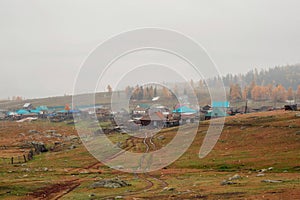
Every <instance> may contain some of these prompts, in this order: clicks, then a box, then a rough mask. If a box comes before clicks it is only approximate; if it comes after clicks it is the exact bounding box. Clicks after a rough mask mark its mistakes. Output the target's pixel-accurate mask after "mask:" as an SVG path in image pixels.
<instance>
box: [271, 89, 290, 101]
mask: <svg viewBox="0 0 300 200" xmlns="http://www.w3.org/2000/svg"><path fill="white" fill-rule="evenodd" d="M286 97H287V96H286V90H285V88H284V87H283V86H282V85H280V84H279V85H278V86H277V87H275V88H274V89H273V92H272V99H273V101H274V102H275V103H276V102H278V101H279V102H284V101H286Z"/></svg>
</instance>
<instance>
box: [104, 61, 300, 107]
mask: <svg viewBox="0 0 300 200" xmlns="http://www.w3.org/2000/svg"><path fill="white" fill-rule="evenodd" d="M220 81H223V83H224V86H225V87H226V91H227V98H228V100H230V101H231V102H238V101H244V100H246V99H252V100H254V101H272V102H285V101H286V100H290V101H292V100H294V101H295V102H299V101H300V64H295V65H288V66H281V67H274V68H270V69H267V70H258V69H253V70H251V71H249V72H247V73H245V74H238V75H232V74H227V75H226V76H223V77H215V78H212V79H209V80H206V81H203V80H199V81H195V80H191V81H190V85H191V86H192V88H193V91H194V92H195V94H197V96H198V97H199V98H201V99H203V98H205V97H209V94H208V90H207V86H206V84H208V85H209V86H210V87H211V88H215V89H217V88H220ZM169 86H170V88H171V90H173V92H175V93H177V94H179V95H188V96H191V95H190V93H191V92H190V91H188V89H187V84H186V83H173V84H169ZM108 91H111V89H110V87H108ZM125 93H126V94H127V95H128V96H131V97H132V98H133V99H137V100H143V99H151V98H152V97H154V96H156V95H157V94H158V95H160V96H162V97H165V98H168V99H170V98H171V97H172V93H170V91H168V90H167V89H166V88H164V89H159V90H156V87H152V86H151V87H147V86H146V87H145V86H138V85H137V86H135V87H130V86H128V87H127V88H126V89H125Z"/></svg>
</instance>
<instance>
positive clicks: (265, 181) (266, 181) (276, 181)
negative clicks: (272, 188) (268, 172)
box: [261, 179, 283, 183]
mask: <svg viewBox="0 0 300 200" xmlns="http://www.w3.org/2000/svg"><path fill="white" fill-rule="evenodd" d="M261 182H262V183H282V182H283V181H282V180H268V179H267V180H262V181H261Z"/></svg>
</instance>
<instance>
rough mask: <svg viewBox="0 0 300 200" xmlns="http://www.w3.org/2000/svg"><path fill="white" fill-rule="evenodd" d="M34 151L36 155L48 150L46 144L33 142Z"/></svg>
mask: <svg viewBox="0 0 300 200" xmlns="http://www.w3.org/2000/svg"><path fill="white" fill-rule="evenodd" d="M31 144H32V146H33V148H34V150H35V152H36V153H43V152H47V151H48V149H47V148H46V146H45V144H44V143H42V142H31Z"/></svg>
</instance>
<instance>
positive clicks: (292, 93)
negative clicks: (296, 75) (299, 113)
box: [287, 87, 294, 101]
mask: <svg viewBox="0 0 300 200" xmlns="http://www.w3.org/2000/svg"><path fill="white" fill-rule="evenodd" d="M287 99H288V100H290V101H291V100H293V99H294V92H293V89H292V87H289V89H288V91H287Z"/></svg>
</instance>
